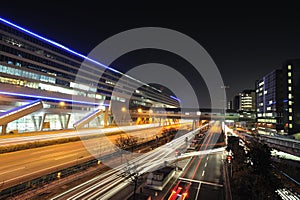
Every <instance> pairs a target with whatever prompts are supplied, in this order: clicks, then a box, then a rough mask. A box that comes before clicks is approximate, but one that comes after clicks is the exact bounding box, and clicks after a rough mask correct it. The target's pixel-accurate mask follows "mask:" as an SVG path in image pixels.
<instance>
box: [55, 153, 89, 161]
mask: <svg viewBox="0 0 300 200" xmlns="http://www.w3.org/2000/svg"><path fill="white" fill-rule="evenodd" d="M75 155H78V154H77V153H73V154H69V155H66V156H61V157H58V158H54V160H61V159H64V158H69V157H73V156H75ZM83 157H84V156H83ZM83 157H79V158H83Z"/></svg>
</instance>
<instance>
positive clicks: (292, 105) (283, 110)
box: [256, 59, 300, 134]
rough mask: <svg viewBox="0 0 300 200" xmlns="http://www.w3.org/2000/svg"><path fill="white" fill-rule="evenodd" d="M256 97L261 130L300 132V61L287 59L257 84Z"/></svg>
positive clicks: (258, 122) (258, 121)
mask: <svg viewBox="0 0 300 200" xmlns="http://www.w3.org/2000/svg"><path fill="white" fill-rule="evenodd" d="M256 95H257V100H256V104H257V125H258V127H259V128H261V129H270V130H276V132H285V133H288V134H294V133H299V132H300V59H293V60H287V61H285V62H284V63H283V64H282V67H281V68H280V69H276V70H274V71H272V72H270V73H269V74H267V75H265V76H264V77H262V78H261V79H259V80H258V81H256Z"/></svg>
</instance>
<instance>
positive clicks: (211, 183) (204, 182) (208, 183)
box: [178, 178, 223, 187]
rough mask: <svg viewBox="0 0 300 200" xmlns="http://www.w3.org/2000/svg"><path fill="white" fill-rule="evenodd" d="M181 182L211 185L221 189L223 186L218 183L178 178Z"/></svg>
mask: <svg viewBox="0 0 300 200" xmlns="http://www.w3.org/2000/svg"><path fill="white" fill-rule="evenodd" d="M178 179H180V180H183V181H189V182H194V183H201V184H207V185H213V186H217V187H223V185H221V184H219V183H213V182H208V181H199V180H193V179H188V178H178Z"/></svg>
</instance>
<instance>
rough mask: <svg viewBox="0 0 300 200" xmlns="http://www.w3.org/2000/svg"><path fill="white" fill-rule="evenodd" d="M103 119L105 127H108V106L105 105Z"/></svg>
mask: <svg viewBox="0 0 300 200" xmlns="http://www.w3.org/2000/svg"><path fill="white" fill-rule="evenodd" d="M103 121H104V127H107V122H108V107H105V111H104V119H103Z"/></svg>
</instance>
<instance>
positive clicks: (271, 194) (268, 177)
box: [231, 138, 281, 199]
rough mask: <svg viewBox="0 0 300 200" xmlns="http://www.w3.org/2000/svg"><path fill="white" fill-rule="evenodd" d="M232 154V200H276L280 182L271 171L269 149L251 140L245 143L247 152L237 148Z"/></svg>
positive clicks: (239, 147)
mask: <svg viewBox="0 0 300 200" xmlns="http://www.w3.org/2000/svg"><path fill="white" fill-rule="evenodd" d="M233 154H234V159H233V168H234V171H235V173H234V174H233V178H232V183H233V184H232V186H233V187H231V188H233V190H234V192H233V194H234V195H235V196H234V199H278V195H277V193H276V192H275V191H276V190H277V189H278V188H279V187H281V181H280V180H279V179H278V178H277V177H276V176H275V175H274V173H273V170H272V166H271V164H272V161H271V149H270V147H269V146H267V145H266V144H264V143H262V142H261V141H260V140H259V139H258V138H253V140H251V141H250V142H249V143H247V151H244V150H243V148H242V147H241V146H238V147H235V148H234V150H233Z"/></svg>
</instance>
